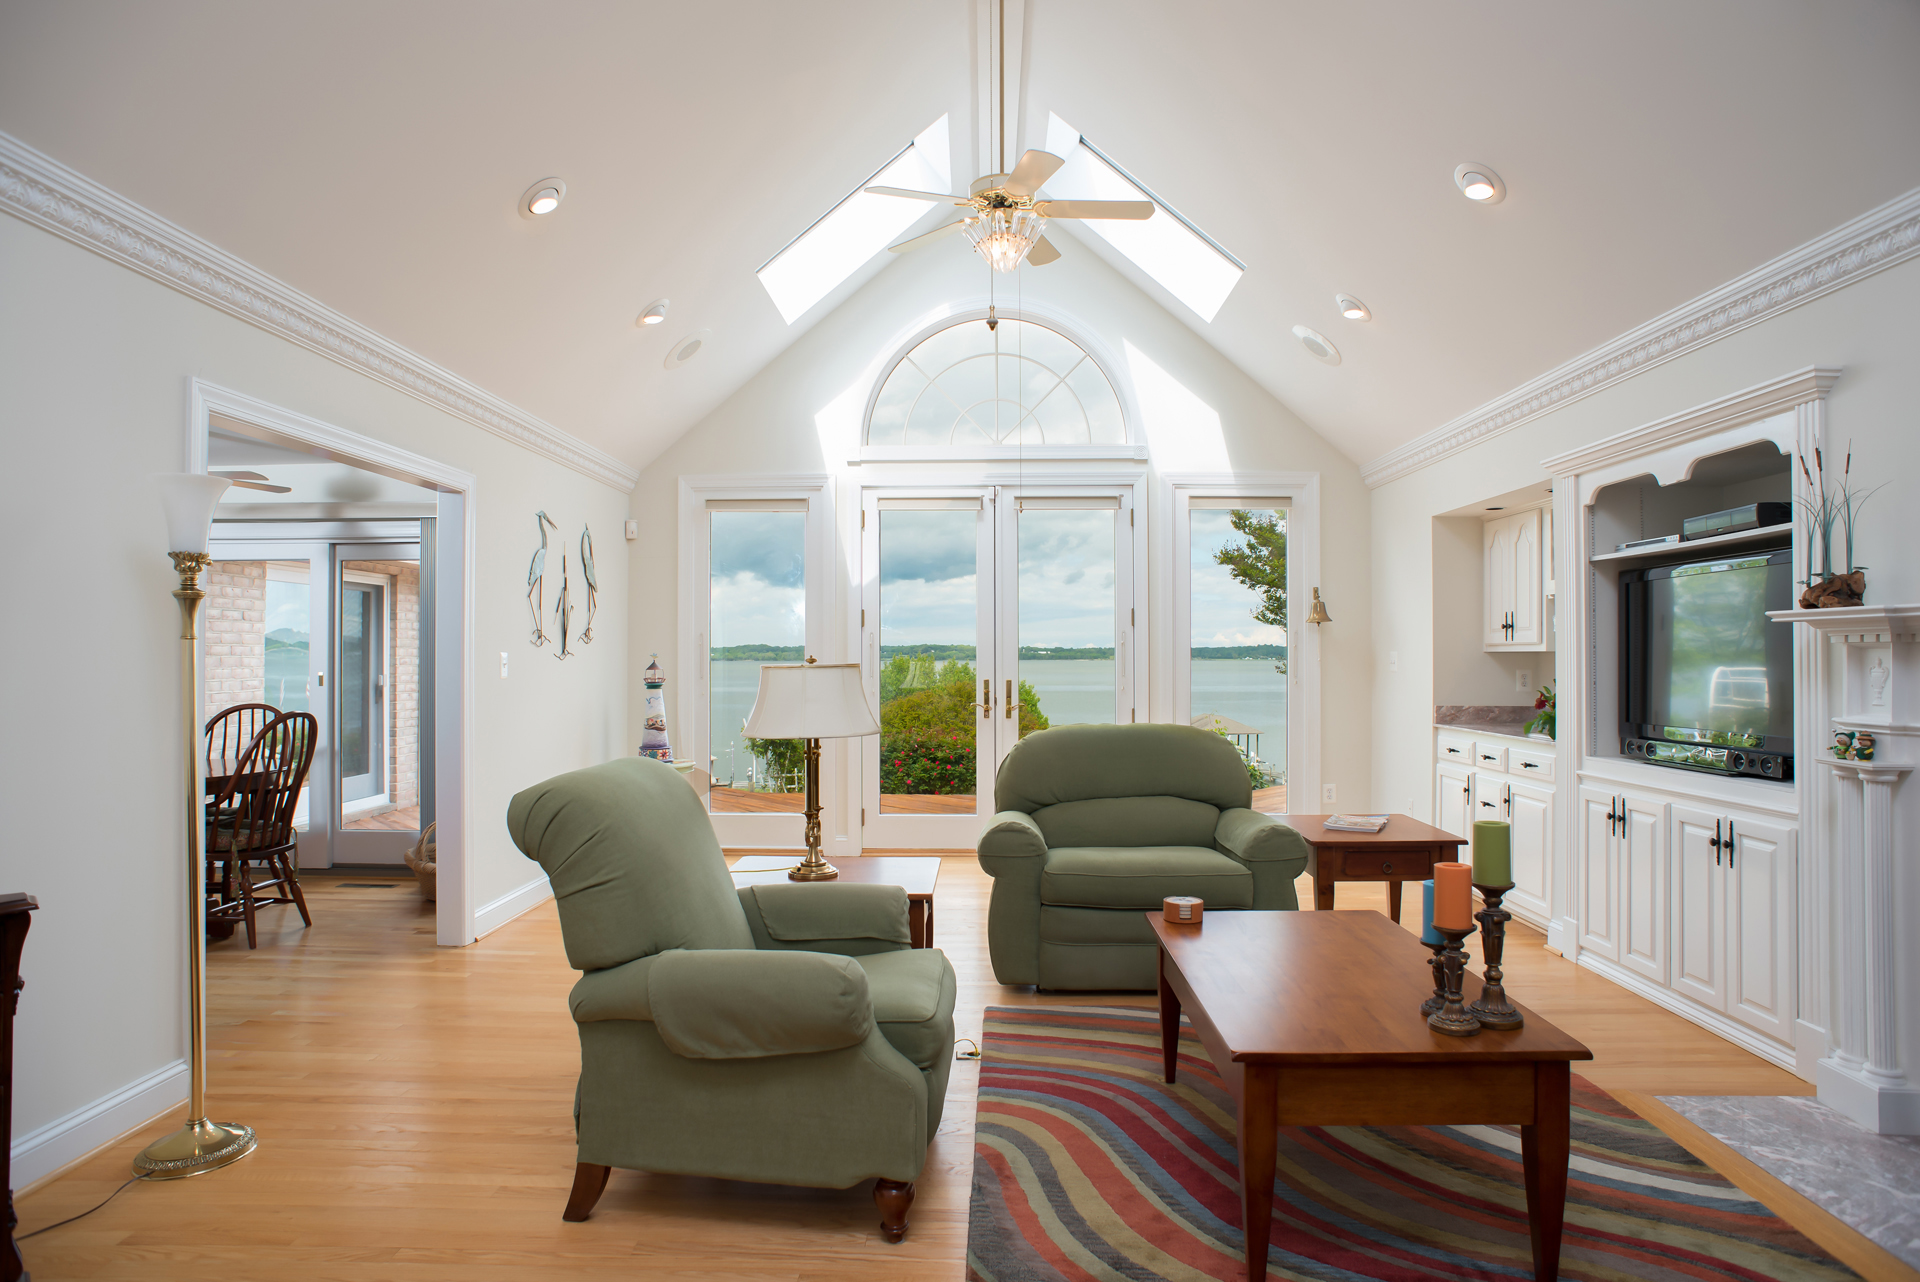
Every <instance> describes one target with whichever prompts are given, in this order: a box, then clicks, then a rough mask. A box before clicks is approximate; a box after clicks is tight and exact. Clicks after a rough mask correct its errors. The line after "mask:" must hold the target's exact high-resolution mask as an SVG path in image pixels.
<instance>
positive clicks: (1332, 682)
mask: <svg viewBox="0 0 1920 1282" xmlns="http://www.w3.org/2000/svg"><path fill="white" fill-rule="evenodd" d="M1059 240H1060V242H1061V243H1060V249H1061V251H1062V256H1061V258H1060V259H1059V261H1057V262H1055V263H1053V264H1051V265H1049V266H1047V267H1045V268H1040V269H1031V270H1027V269H1023V270H1022V271H1021V272H1019V273H1018V275H1017V277H1016V278H1015V279H1014V280H1012V281H1010V280H1009V279H1008V278H1006V277H1002V278H1000V279H999V281H998V282H996V289H997V291H998V292H997V295H996V301H997V302H998V304H999V305H1000V306H1001V307H1002V308H1003V309H1005V310H1007V311H1009V312H1011V311H1017V310H1018V309H1019V307H1020V306H1021V305H1022V303H1023V302H1024V303H1025V305H1027V306H1029V307H1032V308H1035V309H1036V310H1038V309H1045V310H1046V312H1047V313H1049V314H1051V315H1054V316H1057V317H1061V318H1062V319H1065V320H1068V321H1070V323H1071V327H1072V329H1073V330H1074V331H1075V332H1076V333H1078V334H1079V335H1081V336H1083V337H1085V338H1087V339H1088V340H1089V341H1090V344H1091V345H1094V346H1096V347H1097V348H1098V349H1100V350H1101V352H1102V354H1103V355H1106V356H1109V357H1111V358H1112V362H1113V364H1114V365H1115V366H1116V368H1115V372H1116V373H1117V374H1118V375H1119V376H1120V378H1121V379H1122V380H1123V381H1126V382H1130V383H1131V384H1132V387H1131V391H1132V393H1133V396H1134V400H1135V403H1136V404H1138V405H1139V407H1140V409H1141V419H1142V422H1141V423H1140V424H1139V426H1140V428H1141V429H1143V430H1142V432H1141V434H1142V436H1143V437H1144V438H1145V440H1146V441H1147V443H1148V444H1149V447H1150V449H1151V451H1152V456H1153V465H1154V468H1155V469H1156V470H1158V469H1167V470H1175V471H1224V470H1228V469H1237V470H1241V471H1300V472H1318V473H1319V474H1320V478H1321V492H1320V509H1321V513H1322V538H1321V547H1322V555H1321V572H1320V579H1319V586H1320V587H1321V592H1322V595H1323V596H1324V597H1325V598H1326V601H1327V606H1328V609H1329V611H1330V612H1331V614H1332V616H1333V619H1334V622H1333V623H1332V624H1329V625H1327V626H1326V627H1325V628H1324V629H1323V638H1324V642H1325V644H1324V645H1323V647H1322V653H1323V655H1324V662H1323V669H1322V689H1323V692H1324V693H1323V705H1322V706H1323V707H1324V708H1325V709H1326V712H1325V730H1324V736H1323V741H1322V744H1323V752H1322V772H1321V778H1322V779H1323V780H1324V781H1326V782H1330V783H1335V784H1338V785H1339V786H1340V793H1339V795H1340V797H1341V800H1342V804H1347V803H1348V799H1350V798H1352V799H1356V800H1357V799H1359V798H1362V797H1364V796H1365V795H1366V791H1367V781H1368V774H1369V752H1370V747H1369V743H1368V734H1369V710H1368V700H1369V697H1370V690H1369V683H1370V680H1371V674H1370V671H1369V663H1370V654H1369V649H1368V644H1367V637H1368V628H1369V616H1370V610H1371V602H1370V597H1369V593H1368V589H1367V579H1368V575H1369V554H1368V520H1367V493H1366V489H1365V487H1364V486H1363V485H1362V484H1361V482H1360V479H1359V472H1358V469H1357V467H1356V466H1355V465H1354V463H1353V462H1352V461H1351V460H1349V459H1348V458H1346V457H1345V456H1344V455H1342V454H1340V453H1339V452H1338V451H1337V450H1335V449H1334V448H1333V447H1332V446H1331V445H1329V444H1328V443H1327V442H1326V441H1325V440H1323V439H1322V438H1321V437H1320V436H1319V435H1317V434H1316V433H1315V432H1313V431H1312V430H1311V429H1310V428H1308V427H1307V426H1306V425H1305V424H1304V423H1302V422H1301V421H1300V419H1299V418H1297V417H1296V416H1295V415H1294V414H1293V413H1292V412H1291V411H1289V410H1288V409H1287V408H1286V407H1285V406H1284V405H1282V404H1281V403H1280V402H1279V401H1277V400H1275V399H1274V398H1273V397H1272V396H1271V395H1270V394H1269V393H1267V392H1266V391H1265V390H1263V389H1262V388H1260V387H1259V386H1258V385H1256V384H1255V383H1254V382H1253V381H1252V380H1251V379H1249V378H1248V377H1247V376H1246V375H1245V374H1243V373H1241V372H1240V370H1239V368H1238V367H1236V366H1235V365H1234V364H1233V363H1232V362H1230V361H1228V360H1227V359H1226V358H1225V357H1224V356H1222V355H1220V353H1219V352H1217V351H1215V350H1214V349H1213V348H1212V347H1211V346H1209V345H1208V344H1207V343H1206V342H1205V341H1203V340H1202V339H1201V338H1200V337H1199V336H1198V335H1196V334H1195V333H1194V331H1193V330H1192V329H1190V328H1188V327H1187V325H1186V324H1184V323H1183V322H1181V321H1180V320H1178V319H1176V318H1175V317H1173V316H1171V315H1169V314H1168V313H1167V312H1166V311H1165V310H1163V309H1162V308H1161V307H1160V306H1159V304H1157V303H1155V302H1154V301H1153V300H1152V299H1150V298H1148V297H1147V296H1146V295H1145V294H1143V293H1142V292H1141V291H1140V290H1138V289H1137V288H1135V287H1134V286H1133V285H1132V284H1130V283H1129V282H1127V281H1126V280H1125V279H1123V278H1122V277H1121V276H1119V275H1118V274H1117V273H1115V272H1114V271H1113V270H1111V269H1110V268H1108V267H1107V266H1106V265H1105V264H1104V263H1102V262H1100V260H1099V259H1098V258H1097V257H1096V256H1095V255H1094V254H1093V253H1092V252H1091V251H1089V250H1087V249H1085V248H1084V247H1083V246H1081V245H1079V244H1078V243H1076V242H1075V241H1073V240H1071V239H1070V238H1068V237H1064V236H1063V237H1060V238H1059ZM986 289H987V272H986V268H985V266H984V264H982V263H981V262H980V260H979V259H978V258H977V257H976V256H975V255H973V254H972V253H970V252H968V251H967V249H966V247H965V246H964V245H963V244H962V243H960V242H959V241H958V240H957V239H956V240H955V241H953V242H951V243H943V244H940V245H936V246H934V247H932V248H929V249H925V250H921V251H919V252H916V253H913V254H909V255H906V256H904V257H903V258H902V259H901V261H899V262H898V263H896V264H895V265H893V266H892V267H890V268H889V269H887V270H886V271H885V272H883V273H882V274H881V275H880V276H878V277H877V278H876V279H875V280H873V281H872V282H871V283H870V284H868V285H867V286H865V287H864V288H863V289H861V290H860V291H859V292H857V293H856V294H854V295H853V296H852V297H851V298H850V299H848V300H847V301H846V302H845V303H844V304H842V305H841V306H840V307H839V308H838V309H836V310H835V311H834V312H832V313H831V314H829V315H828V316H826V317H824V318H823V319H822V320H820V322H819V323H818V324H816V325H815V326H814V327H813V328H812V329H811V330H810V331H809V332H808V333H807V334H806V335H805V336H803V337H802V338H801V339H800V340H799V341H798V342H797V343H795V344H794V345H793V346H792V347H791V348H789V349H788V350H787V351H786V352H785V353H783V354H782V355H781V356H780V357H779V359H777V360H775V361H774V362H773V363H772V364H770V365H769V366H768V367H767V368H766V369H765V370H763V371H762V372H761V373H760V374H759V375H758V376H756V377H755V378H754V379H753V380H752V381H750V382H749V383H748V384H747V385H746V386H745V387H743V388H742V389H741V390H740V391H739V392H737V393H735V394H734V395H733V396H732V397H730V398H728V400H727V401H726V402H725V403H724V404H723V405H721V407H720V408H719V409H717V410H715V411H714V412H713V413H712V414H710V415H708V416H707V417H706V418H705V419H704V420H702V421H701V422H700V423H699V424H697V425H696V426H695V427H693V428H692V429H691V430H690V431H688V433H687V434H686V435H685V436H683V437H682V438H681V439H680V440H679V441H677V442H676V443H675V444H674V445H673V446H672V447H670V448H669V449H668V450H667V451H666V452H665V453H663V454H662V455H661V456H660V457H659V458H657V459H655V460H654V461H653V462H652V463H651V464H650V465H649V466H648V467H647V468H646V469H645V471H644V472H643V474H642V476H641V478H640V484H639V486H638V487H637V488H636V490H635V491H634V502H633V509H634V515H635V516H636V517H637V518H638V519H639V521H640V528H641V544H640V546H641V547H642V548H643V549H645V550H646V551H645V552H644V553H643V554H642V555H636V556H635V557H634V558H633V560H632V566H633V579H632V592H633V600H634V602H635V611H634V643H633V663H634V665H635V666H634V668H633V669H632V672H631V673H630V675H629V683H628V689H629V691H630V693H631V697H632V698H634V699H635V700H638V699H639V698H641V697H642V695H643V691H642V688H641V685H640V680H639V671H640V669H641V668H643V667H644V666H645V665H646V663H647V656H648V654H649V653H651V652H652V651H655V650H658V651H659V653H660V656H661V663H662V664H663V665H664V666H665V667H666V668H667V671H668V675H669V681H670V683H671V684H670V688H669V691H668V695H669V712H670V713H671V714H672V724H674V725H675V727H676V733H679V732H680V731H679V728H680V727H681V725H682V723H683V721H684V718H683V716H682V712H681V710H680V708H679V705H678V702H677V700H678V699H680V698H681V697H682V696H683V694H684V693H685V692H688V691H690V690H691V689H692V686H691V684H690V683H689V682H688V681H687V680H686V679H685V673H686V665H685V662H684V661H683V656H681V655H680V654H679V653H678V648H677V647H678V631H677V609H676V600H677V596H676V592H677V586H676V585H677V578H676V575H677V558H678V557H680V556H684V555H686V554H687V548H688V546H689V545H688V544H686V543H685V542H683V541H682V540H681V537H680V531H678V530H677V529H676V525H675V522H676V504H677V501H678V500H677V482H678V478H679V477H680V476H682V475H689V474H709V473H729V472H756V473H758V472H774V473H778V472H827V473H831V474H834V475H836V476H840V477H846V476H848V475H849V474H850V469H848V468H847V467H846V461H847V459H848V458H849V457H852V456H853V455H854V454H855V453H856V451H857V449H858V446H859V436H860V428H861V418H862V415H863V414H864V413H865V409H866V403H867V397H868V395H869V393H870V392H871V391H872V389H873V385H874V381H875V379H876V378H877V377H878V376H879V375H880V374H881V373H882V372H883V369H884V366H883V362H884V361H885V360H887V359H889V358H891V356H892V355H893V354H894V353H895V352H896V351H897V350H898V347H899V345H900V344H901V343H902V342H904V341H905V340H906V339H907V338H908V337H910V336H911V335H912V334H913V333H915V332H917V331H918V330H919V329H920V328H921V327H922V326H924V325H926V324H928V323H930V322H931V320H932V318H933V316H934V315H935V314H936V313H938V312H939V311H941V310H942V309H945V310H949V311H960V310H964V309H966V308H969V307H983V306H985V304H986V302H987V297H986ZM1022 291H1024V298H1023V297H1022ZM720 337H721V339H722V340H723V339H724V335H722V336H720ZM1298 356H1299V359H1300V360H1302V361H1306V360H1310V359H1311V358H1309V357H1308V356H1307V355H1306V353H1305V352H1304V351H1300V352H1298ZM697 370H698V365H697V362H696V363H695V364H693V365H689V366H687V367H686V368H685V370H684V371H683V373H685V374H686V375H687V376H688V377H697V376H698V374H697ZM1126 394H1127V393H1126V392H1125V391H1123V396H1125V395H1126ZM1107 466H1111V465H1107ZM854 470H857V469H854ZM996 470H1005V468H1004V467H996ZM1154 498H1155V501H1156V503H1157V501H1158V495H1157V494H1155V496H1154ZM1147 519H1148V520H1149V522H1153V521H1159V520H1162V519H1164V515H1163V514H1162V513H1160V512H1159V511H1158V510H1157V509H1156V510H1151V511H1149V513H1148V516H1147ZM857 553H858V549H857V548H848V547H846V546H845V545H844V542H843V544H842V546H840V547H839V548H838V550H837V560H838V563H839V565H840V567H841V572H842V574H843V575H844V574H845V573H846V570H845V567H846V566H848V565H849V564H851V563H852V560H853V559H854V558H855V557H856V556H857ZM844 583H845V586H843V588H842V591H841V595H840V599H841V601H843V602H844V600H845V599H846V598H845V595H844V594H845V591H846V590H848V588H849V587H850V583H851V580H850V579H847V580H845V581H844ZM1306 586H1310V585H1302V586H1301V587H1300V589H1299V598H1300V600H1301V601H1302V602H1304V600H1305V598H1306V595H1307V594H1306V591H1305V587H1306ZM1143 587H1144V585H1143ZM1148 590H1150V589H1148ZM1141 599H1142V603H1143V604H1144V603H1145V601H1146V600H1147V599H1148V597H1147V594H1146V592H1145V591H1143V594H1142V598H1141ZM1298 608H1304V606H1301V607H1298ZM843 624H844V618H843V617H841V616H840V615H838V614H837V615H836V618H835V626H836V629H837V631H836V634H835V637H834V641H835V644H836V645H837V646H838V647H839V650H838V652H837V653H836V655H835V656H832V657H839V656H840V655H844V654H845V653H846V646H847V644H848V638H847V637H846V635H845V631H844V627H843V626H842V625H843ZM1152 624H1153V631H1152V633H1151V635H1150V636H1149V638H1148V642H1149V646H1150V653H1151V654H1152V655H1153V656H1155V658H1154V661H1153V662H1152V666H1151V680H1150V683H1149V692H1148V693H1149V702H1148V705H1147V706H1148V707H1149V709H1150V710H1151V715H1152V716H1153V717H1154V718H1156V719H1165V718H1166V717H1168V716H1169V715H1170V713H1171V707H1172V704H1171V696H1170V694H1169V692H1168V685H1169V682H1170V680H1171V667H1170V660H1169V659H1168V658H1167V656H1168V655H1169V654H1170V653H1171V647H1170V646H1169V644H1168V641H1169V633H1168V627H1169V621H1168V620H1166V619H1159V618H1156V619H1154V620H1153V621H1152ZM823 657H828V656H823ZM686 697H690V695H687V696H686ZM639 715H640V714H639V711H638V708H637V706H636V707H635V708H634V709H633V710H632V711H630V714H629V716H630V718H631V719H632V720H633V721H634V724H638V718H639ZM677 750H680V749H677ZM829 786H831V784H829Z"/></svg>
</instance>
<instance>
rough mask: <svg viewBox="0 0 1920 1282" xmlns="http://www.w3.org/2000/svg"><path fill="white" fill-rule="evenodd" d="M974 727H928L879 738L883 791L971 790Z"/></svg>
mask: <svg viewBox="0 0 1920 1282" xmlns="http://www.w3.org/2000/svg"><path fill="white" fill-rule="evenodd" d="M973 744H974V738H973V727H972V726H968V727H967V729H966V730H965V731H959V730H948V729H937V728H926V729H919V730H906V731H901V732H899V733H895V734H886V735H882V736H881V738H880V791H881V792H886V793H893V794H895V795H899V794H901V793H938V794H942V795H947V794H953V793H971V792H972V791H973V790H974V785H975V780H976V775H975V769H974V751H973Z"/></svg>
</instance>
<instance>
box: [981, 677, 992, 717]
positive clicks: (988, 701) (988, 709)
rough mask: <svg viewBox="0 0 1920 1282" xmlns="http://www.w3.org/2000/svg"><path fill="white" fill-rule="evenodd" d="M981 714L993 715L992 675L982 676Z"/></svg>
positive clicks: (985, 715) (984, 715)
mask: <svg viewBox="0 0 1920 1282" xmlns="http://www.w3.org/2000/svg"><path fill="white" fill-rule="evenodd" d="M980 715H981V716H983V717H990V716H992V715H993V678H992V677H981V678H980Z"/></svg>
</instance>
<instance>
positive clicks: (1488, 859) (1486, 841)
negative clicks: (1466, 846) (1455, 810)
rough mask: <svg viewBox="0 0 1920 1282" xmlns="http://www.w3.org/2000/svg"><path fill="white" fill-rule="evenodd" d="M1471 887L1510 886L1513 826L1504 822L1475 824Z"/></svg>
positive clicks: (1497, 820) (1481, 820) (1511, 881)
mask: <svg viewBox="0 0 1920 1282" xmlns="http://www.w3.org/2000/svg"><path fill="white" fill-rule="evenodd" d="M1473 884H1474V885H1476V886H1511V885H1512V884H1513V827H1512V825H1510V824H1508V823H1507V821H1506V820H1504V819H1476V820H1475V821H1474V824H1473Z"/></svg>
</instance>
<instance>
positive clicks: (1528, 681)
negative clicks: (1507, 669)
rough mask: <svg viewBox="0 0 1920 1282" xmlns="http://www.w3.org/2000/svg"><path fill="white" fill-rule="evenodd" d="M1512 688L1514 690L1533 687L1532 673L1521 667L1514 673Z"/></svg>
mask: <svg viewBox="0 0 1920 1282" xmlns="http://www.w3.org/2000/svg"><path fill="white" fill-rule="evenodd" d="M1513 688H1514V689H1516V690H1531V689H1533V673H1531V672H1528V671H1527V670H1526V669H1525V668H1522V669H1520V670H1519V671H1518V672H1516V673H1514V674H1513Z"/></svg>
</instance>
